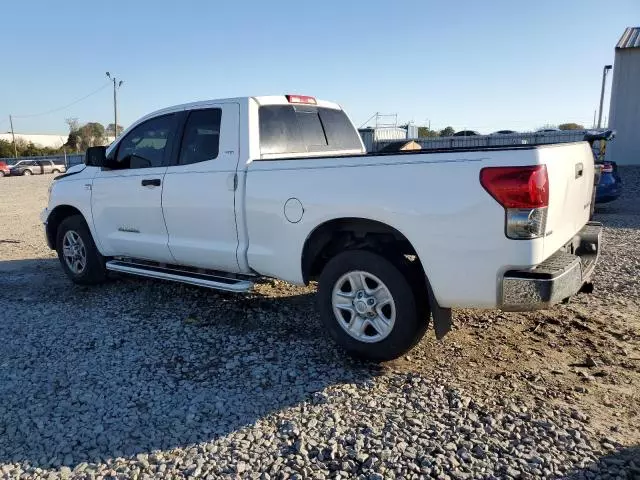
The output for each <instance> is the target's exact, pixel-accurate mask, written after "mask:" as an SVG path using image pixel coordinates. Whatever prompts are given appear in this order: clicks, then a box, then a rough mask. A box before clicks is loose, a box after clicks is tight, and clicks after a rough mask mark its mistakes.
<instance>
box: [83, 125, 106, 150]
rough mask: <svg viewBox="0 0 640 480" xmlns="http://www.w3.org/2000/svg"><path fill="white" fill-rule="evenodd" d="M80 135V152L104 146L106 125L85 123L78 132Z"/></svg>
mask: <svg viewBox="0 0 640 480" xmlns="http://www.w3.org/2000/svg"><path fill="white" fill-rule="evenodd" d="M76 134H77V135H78V147H79V148H80V150H86V149H87V148H89V147H94V146H96V145H104V143H105V140H106V139H105V130H104V125H102V124H101V123H98V122H89V123H85V124H84V125H83V126H81V127H80V128H78V130H77V131H76Z"/></svg>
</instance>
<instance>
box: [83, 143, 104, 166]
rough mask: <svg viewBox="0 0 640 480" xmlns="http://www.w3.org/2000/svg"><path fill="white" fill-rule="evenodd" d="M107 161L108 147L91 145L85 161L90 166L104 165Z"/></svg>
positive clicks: (85, 155)
mask: <svg viewBox="0 0 640 480" xmlns="http://www.w3.org/2000/svg"><path fill="white" fill-rule="evenodd" d="M106 161H107V147H89V148H87V151H86V153H85V154H84V163H85V165H86V166H88V167H104V166H105V163H106Z"/></svg>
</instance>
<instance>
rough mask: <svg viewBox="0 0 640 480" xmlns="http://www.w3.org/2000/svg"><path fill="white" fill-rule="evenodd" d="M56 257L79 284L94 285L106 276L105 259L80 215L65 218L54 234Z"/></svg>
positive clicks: (70, 276) (71, 277) (68, 274)
mask: <svg viewBox="0 0 640 480" xmlns="http://www.w3.org/2000/svg"><path fill="white" fill-rule="evenodd" d="M56 250H57V252H58V259H59V260H60V263H61V264H62V268H63V269H64V271H65V273H66V274H67V276H68V277H69V278H70V279H71V280H72V281H73V282H75V283H78V284H80V285H94V284H97V283H101V282H103V281H104V280H106V278H107V269H106V268H105V260H104V257H103V256H102V255H100V252H98V249H97V248H96V244H95V243H94V241H93V238H92V237H91V232H89V227H87V224H86V222H85V221H84V218H82V216H81V215H73V216H71V217H68V218H65V219H64V220H63V221H62V223H61V224H60V226H59V227H58V232H57V235H56Z"/></svg>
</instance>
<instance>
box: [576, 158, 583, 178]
mask: <svg viewBox="0 0 640 480" xmlns="http://www.w3.org/2000/svg"><path fill="white" fill-rule="evenodd" d="M583 172H584V165H582V162H580V163H576V178H580V177H581V176H582V173H583Z"/></svg>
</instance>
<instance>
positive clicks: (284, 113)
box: [259, 105, 362, 154]
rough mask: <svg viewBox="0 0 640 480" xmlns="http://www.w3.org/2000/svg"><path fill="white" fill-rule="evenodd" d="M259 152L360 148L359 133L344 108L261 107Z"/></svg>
mask: <svg viewBox="0 0 640 480" xmlns="http://www.w3.org/2000/svg"><path fill="white" fill-rule="evenodd" d="M259 115H260V152H261V153H262V154H287V153H308V152H326V151H337V150H359V149H361V148H362V145H361V143H360V137H359V136H358V132H357V131H356V130H355V128H353V126H352V125H351V123H350V122H349V119H348V118H347V115H346V114H345V113H344V112H343V111H342V110H334V109H331V108H322V107H313V106H308V105H296V106H294V105H269V106H264V107H260V110H259Z"/></svg>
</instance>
